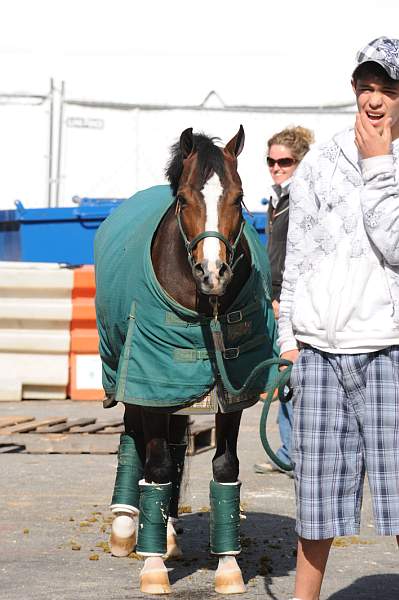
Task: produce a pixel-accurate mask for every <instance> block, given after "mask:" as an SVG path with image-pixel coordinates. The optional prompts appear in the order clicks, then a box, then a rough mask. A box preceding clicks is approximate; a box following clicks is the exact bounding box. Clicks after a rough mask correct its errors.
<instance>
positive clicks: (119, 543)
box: [109, 531, 136, 558]
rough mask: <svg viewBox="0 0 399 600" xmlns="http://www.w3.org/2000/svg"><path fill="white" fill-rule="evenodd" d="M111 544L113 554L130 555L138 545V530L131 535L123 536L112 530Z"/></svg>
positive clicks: (118, 555) (119, 555)
mask: <svg viewBox="0 0 399 600" xmlns="http://www.w3.org/2000/svg"><path fill="white" fill-rule="evenodd" d="M109 546H110V550H111V554H112V556H117V557H119V558H120V557H122V556H129V554H130V553H131V552H133V550H134V548H135V546H136V532H135V531H134V532H133V534H132V535H130V536H129V537H127V538H123V537H119V536H117V535H116V534H115V533H114V532H113V531H111V538H110V543H109Z"/></svg>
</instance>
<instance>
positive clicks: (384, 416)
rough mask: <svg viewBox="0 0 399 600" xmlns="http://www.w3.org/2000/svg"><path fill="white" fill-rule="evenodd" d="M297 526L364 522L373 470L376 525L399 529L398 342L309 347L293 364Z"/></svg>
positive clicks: (337, 532) (333, 532)
mask: <svg viewBox="0 0 399 600" xmlns="http://www.w3.org/2000/svg"><path fill="white" fill-rule="evenodd" d="M291 383H292V386H293V388H294V396H293V405H294V424H293V445H292V460H293V463H294V469H295V489H296V499H297V526H296V530H297V533H298V534H299V535H300V536H301V537H303V538H305V539H314V540H320V539H326V538H330V537H335V536H341V535H354V534H358V533H359V529H360V510H361V505H362V498H363V484H364V475H365V473H367V476H368V480H369V485H370V491H371V495H372V500H373V513H374V521H375V526H376V530H377V533H378V534H380V535H398V534H399V346H393V347H391V348H386V349H384V350H381V351H378V352H371V353H368V354H339V355H337V354H329V353H326V352H321V351H319V350H316V349H314V348H309V347H305V348H304V349H302V350H301V352H300V355H299V359H298V361H297V363H295V366H294V368H293V371H292V377H291Z"/></svg>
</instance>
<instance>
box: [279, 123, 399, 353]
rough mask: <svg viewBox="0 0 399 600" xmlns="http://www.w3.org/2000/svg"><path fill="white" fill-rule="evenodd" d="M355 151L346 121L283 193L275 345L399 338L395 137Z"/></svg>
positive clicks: (349, 345)
mask: <svg viewBox="0 0 399 600" xmlns="http://www.w3.org/2000/svg"><path fill="white" fill-rule="evenodd" d="M392 152H393V154H392V155H386V156H377V157H374V158H368V159H365V160H361V159H360V157H359V154H358V151H357V148H356V146H355V142H354V131H353V129H350V130H345V131H343V132H341V133H339V134H338V135H336V136H335V137H334V138H333V139H332V140H331V141H330V142H328V143H326V144H324V145H322V146H319V147H314V148H313V149H311V150H310V151H309V152H308V154H307V155H306V156H305V158H304V159H303V161H302V162H301V164H300V165H299V167H298V169H297V170H296V173H295V176H294V181H293V183H292V185H291V193H290V217H289V219H290V222H289V229H288V239H287V256H286V262H285V271H284V279H283V286H282V292H281V303H280V319H279V336H280V337H279V343H280V352H281V353H283V352H286V351H287V350H292V349H294V348H296V347H297V341H300V342H304V343H306V344H310V345H311V346H313V347H315V348H318V349H320V350H324V351H326V352H333V353H336V354H339V353H343V354H351V353H358V352H359V353H360V352H372V351H375V350H379V349H382V348H386V347H388V346H392V345H394V344H399V140H396V141H395V142H394V143H393V145H392Z"/></svg>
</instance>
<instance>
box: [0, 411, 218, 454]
mask: <svg viewBox="0 0 399 600" xmlns="http://www.w3.org/2000/svg"><path fill="white" fill-rule="evenodd" d="M123 431H124V427H123V420H122V419H108V420H102V419H101V420H97V419H96V418H81V419H69V418H68V417H50V418H46V419H36V418H35V417H31V416H11V417H0V453H5V452H18V451H19V452H21V451H22V452H27V453H29V454H116V452H117V451H118V446H119V438H120V434H121V433H122V432H123ZM214 447H215V426H214V423H213V422H207V423H195V422H192V423H191V425H190V433H189V441H188V448H187V454H188V455H193V454H198V453H200V452H205V451H206V450H210V449H211V448H214Z"/></svg>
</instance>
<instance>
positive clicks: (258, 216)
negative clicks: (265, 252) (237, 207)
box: [244, 211, 267, 246]
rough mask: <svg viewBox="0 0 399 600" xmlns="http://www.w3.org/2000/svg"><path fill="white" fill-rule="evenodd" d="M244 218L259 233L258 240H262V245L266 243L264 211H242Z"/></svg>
mask: <svg viewBox="0 0 399 600" xmlns="http://www.w3.org/2000/svg"><path fill="white" fill-rule="evenodd" d="M244 218H245V219H246V221H248V222H249V223H251V225H253V227H255V229H256V231H257V232H258V234H259V237H260V241H261V242H262V244H263V245H264V246H266V243H267V233H266V225H267V218H266V213H263V212H253V213H248V212H246V211H244Z"/></svg>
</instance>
